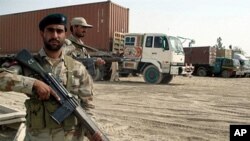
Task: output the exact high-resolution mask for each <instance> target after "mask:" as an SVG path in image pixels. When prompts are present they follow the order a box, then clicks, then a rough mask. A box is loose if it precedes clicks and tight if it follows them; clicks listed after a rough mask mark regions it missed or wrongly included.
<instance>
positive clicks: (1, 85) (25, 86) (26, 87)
mask: <svg viewBox="0 0 250 141" xmlns="http://www.w3.org/2000/svg"><path fill="white" fill-rule="evenodd" d="M34 82H35V79H34V78H30V77H25V76H22V75H18V74H14V73H11V72H9V71H8V70H2V71H1V72H0V90H2V91H15V92H21V93H26V94H29V95H31V94H32V87H33V84H34Z"/></svg>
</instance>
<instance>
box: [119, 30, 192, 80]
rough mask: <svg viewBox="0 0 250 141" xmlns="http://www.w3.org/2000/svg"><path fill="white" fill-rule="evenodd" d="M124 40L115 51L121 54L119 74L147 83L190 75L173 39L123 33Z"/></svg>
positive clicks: (179, 45)
mask: <svg viewBox="0 0 250 141" xmlns="http://www.w3.org/2000/svg"><path fill="white" fill-rule="evenodd" d="M124 38H125V40H124V46H123V47H122V48H118V50H119V51H120V50H121V52H123V61H122V62H121V63H120V66H121V67H120V73H122V74H123V75H128V74H129V73H138V74H141V75H142V76H143V78H144V81H145V82H147V83H150V84H159V83H163V84H168V83H170V81H171V80H172V79H173V77H174V76H176V75H184V76H190V75H191V73H192V71H193V67H192V66H186V65H185V64H184V59H185V56H184V51H183V46H182V43H181V42H180V40H179V39H178V38H177V37H174V36H169V35H166V34H164V33H125V34H124ZM114 50H115V49H114ZM116 50H117V48H116Z"/></svg>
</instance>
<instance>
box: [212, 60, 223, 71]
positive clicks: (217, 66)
mask: <svg viewBox="0 0 250 141" xmlns="http://www.w3.org/2000/svg"><path fill="white" fill-rule="evenodd" d="M222 62H223V59H220V58H216V59H215V63H214V69H213V72H214V73H215V74H219V73H221V71H222V70H221V69H222Z"/></svg>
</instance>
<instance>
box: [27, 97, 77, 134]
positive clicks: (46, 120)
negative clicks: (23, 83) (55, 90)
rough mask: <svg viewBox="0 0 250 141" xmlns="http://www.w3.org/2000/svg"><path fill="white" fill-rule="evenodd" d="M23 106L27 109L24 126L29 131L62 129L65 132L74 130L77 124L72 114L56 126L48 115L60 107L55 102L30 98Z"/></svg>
mask: <svg viewBox="0 0 250 141" xmlns="http://www.w3.org/2000/svg"><path fill="white" fill-rule="evenodd" d="M25 106H26V109H27V115H26V124H27V127H28V128H30V129H44V128H47V129H55V128H60V127H62V128H64V129H65V130H71V129H75V127H76V125H77V124H78V120H77V118H76V117H75V115H74V114H73V113H72V114H71V115H70V116H69V117H67V118H66V119H65V120H64V121H63V123H62V124H58V123H57V122H56V121H55V120H54V119H52V117H51V116H50V115H51V114H52V113H54V112H55V111H56V109H57V108H59V107H60V105H59V103H58V102H57V101H55V100H52V99H49V100H48V101H40V100H38V99H36V98H30V99H28V100H26V101H25Z"/></svg>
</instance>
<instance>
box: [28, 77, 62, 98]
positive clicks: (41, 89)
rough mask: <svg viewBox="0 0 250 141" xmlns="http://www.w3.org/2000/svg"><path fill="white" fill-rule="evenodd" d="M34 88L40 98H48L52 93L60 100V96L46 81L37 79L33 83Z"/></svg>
mask: <svg viewBox="0 0 250 141" xmlns="http://www.w3.org/2000/svg"><path fill="white" fill-rule="evenodd" d="M33 89H34V90H35V92H36V94H37V95H38V97H39V100H48V99H49V97H50V95H52V96H53V97H55V98H56V100H58V101H60V97H59V96H58V95H57V94H56V93H55V91H54V90H53V89H52V88H51V87H50V86H49V85H47V84H46V83H44V82H43V81H40V80H35V82H34V84H33Z"/></svg>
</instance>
